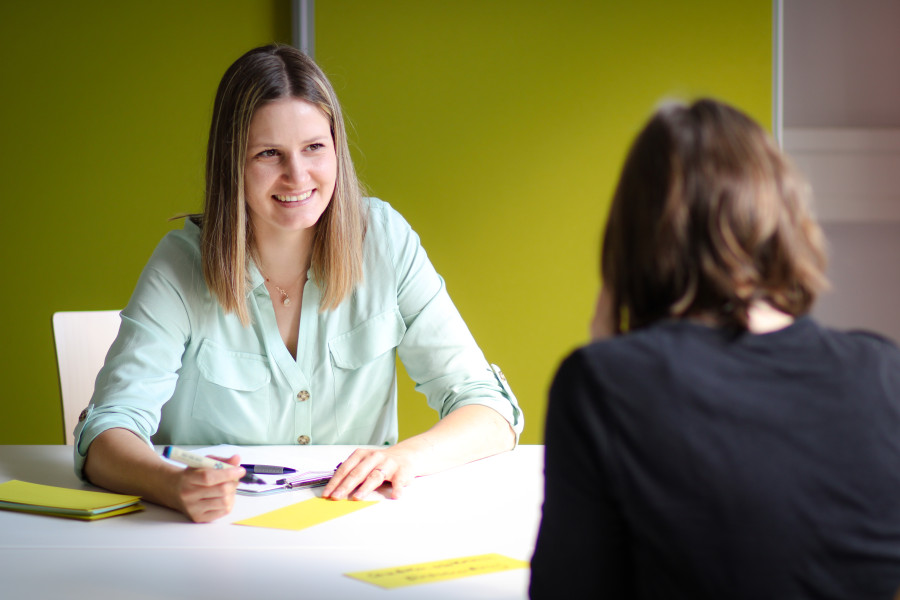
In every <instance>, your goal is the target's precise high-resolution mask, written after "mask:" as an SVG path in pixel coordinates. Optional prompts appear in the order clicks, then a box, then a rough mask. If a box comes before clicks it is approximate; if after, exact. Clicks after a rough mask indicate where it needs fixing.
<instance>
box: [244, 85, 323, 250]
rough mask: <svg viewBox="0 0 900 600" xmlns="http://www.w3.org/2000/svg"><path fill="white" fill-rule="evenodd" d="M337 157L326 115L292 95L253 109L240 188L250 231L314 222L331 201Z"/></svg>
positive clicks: (279, 230)
mask: <svg viewBox="0 0 900 600" xmlns="http://www.w3.org/2000/svg"><path fill="white" fill-rule="evenodd" d="M336 177H337V157H336V155H335V149H334V141H333V140H332V139H331V125H330V124H329V121H328V118H327V117H326V116H325V115H324V114H323V113H322V111H320V110H319V109H318V108H317V107H316V106H315V105H313V104H310V103H309V102H306V101H305V100H298V99H296V98H283V99H280V100H275V101H272V102H269V103H267V104H265V105H263V106H262V107H260V108H259V109H257V111H256V113H255V114H254V115H253V119H252V120H251V121H250V132H249V139H248V142H247V162H246V165H245V169H244V192H245V195H246V198H247V207H248V209H249V212H250V219H251V223H252V226H253V232H254V235H255V236H257V238H259V239H262V238H263V237H266V236H273V235H283V234H286V233H292V232H301V231H305V230H307V229H310V228H311V227H313V226H315V224H316V223H317V222H318V220H319V217H321V216H322V213H323V212H324V211H325V209H326V208H327V207H328V203H329V202H331V196H332V194H334V185H335V179H336Z"/></svg>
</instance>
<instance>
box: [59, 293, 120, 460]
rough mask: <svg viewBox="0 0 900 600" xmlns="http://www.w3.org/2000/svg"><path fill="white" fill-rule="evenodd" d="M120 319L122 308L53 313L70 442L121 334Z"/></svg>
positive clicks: (64, 411)
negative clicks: (101, 369)
mask: <svg viewBox="0 0 900 600" xmlns="http://www.w3.org/2000/svg"><path fill="white" fill-rule="evenodd" d="M119 322H120V319H119V311H118V310H91V311H66V312H57V313H53V339H54V342H55V343H56V363H57V367H58V369H59V389H60V392H61V394H62V413H63V427H64V428H65V440H66V444H72V443H73V442H74V438H73V436H72V432H73V431H74V430H75V426H76V425H77V424H78V415H80V414H81V411H82V410H84V409H85V408H86V407H87V405H88V403H89V402H90V400H91V395H93V393H94V382H95V381H96V379H97V373H98V372H99V371H100V368H101V367H102V366H103V361H104V360H106V353H107V352H108V351H109V347H110V346H111V345H112V343H113V340H115V339H116V335H117V334H118V333H119Z"/></svg>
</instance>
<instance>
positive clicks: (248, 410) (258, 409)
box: [191, 340, 272, 443]
mask: <svg viewBox="0 0 900 600" xmlns="http://www.w3.org/2000/svg"><path fill="white" fill-rule="evenodd" d="M197 371H198V373H199V375H200V377H199V378H198V382H197V395H196V397H195V398H194V405H193V408H192V411H191V416H192V417H193V418H195V419H200V420H202V421H205V422H206V423H207V424H208V425H211V426H213V427H215V428H216V429H219V430H221V431H223V432H225V433H227V434H230V435H229V438H230V440H229V441H234V442H241V443H264V441H263V440H265V439H266V436H267V434H268V427H269V385H268V384H269V381H270V380H271V377H272V375H271V372H270V371H269V365H268V361H267V360H266V357H265V356H261V355H258V354H251V353H248V352H236V351H233V350H229V349H227V348H225V347H224V346H221V345H219V344H217V343H216V342H213V341H212V340H203V342H202V343H201V345H200V350H199V351H198V353H197Z"/></svg>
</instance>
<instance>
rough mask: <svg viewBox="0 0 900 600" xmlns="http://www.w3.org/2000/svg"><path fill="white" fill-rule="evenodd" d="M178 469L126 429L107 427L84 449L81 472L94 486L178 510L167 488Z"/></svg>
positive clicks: (169, 486)
mask: <svg viewBox="0 0 900 600" xmlns="http://www.w3.org/2000/svg"><path fill="white" fill-rule="evenodd" d="M180 470H181V469H180V468H179V467H176V466H175V465H172V464H169V463H167V462H165V461H163V460H161V459H160V457H159V456H158V455H157V454H156V452H154V451H153V449H152V448H150V447H149V446H148V445H147V444H146V443H144V441H143V440H141V439H140V438H139V437H138V436H137V435H136V434H134V433H133V432H131V431H129V430H127V429H118V428H117V429H107V430H106V431H104V432H103V433H101V434H100V435H98V436H97V437H96V438H95V439H94V441H93V442H92V443H91V446H90V448H89V449H88V453H87V458H86V459H85V463H84V474H85V475H86V476H87V478H88V480H89V481H90V482H91V483H93V484H94V485H98V486H100V487H102V488H106V489H108V490H111V491H114V492H117V493H121V494H133V495H136V496H141V497H142V498H145V499H147V500H149V501H150V502H153V503H155V504H162V505H163V506H168V507H169V508H175V509H178V506H176V503H175V502H174V498H173V497H172V494H171V493H168V492H169V490H170V489H171V488H172V487H173V482H174V481H175V479H176V477H177V475H178V472H179V471H180Z"/></svg>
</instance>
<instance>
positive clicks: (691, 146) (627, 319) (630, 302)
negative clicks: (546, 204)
mask: <svg viewBox="0 0 900 600" xmlns="http://www.w3.org/2000/svg"><path fill="white" fill-rule="evenodd" d="M809 202H810V190H809V186H808V184H807V183H806V181H805V180H804V179H803V177H802V176H801V175H800V174H799V172H797V171H796V170H795V169H794V168H793V166H792V165H791V164H790V162H789V161H788V159H787V157H786V156H784V155H783V154H782V153H781V151H779V149H778V148H777V147H776V146H775V144H774V142H773V141H772V140H771V138H770V137H769V136H768V135H767V134H766V132H765V131H764V130H763V129H762V128H761V127H760V126H759V125H758V124H756V123H755V122H754V121H753V120H752V119H751V118H750V117H748V116H746V115H745V114H743V113H742V112H740V111H738V110H736V109H734V108H732V107H730V106H727V105H725V104H723V103H721V102H717V101H715V100H709V99H703V100H698V101H697V102H695V103H693V104H692V105H690V106H685V105H682V104H675V103H673V104H668V105H665V106H663V107H662V108H660V109H659V110H658V111H657V112H656V114H655V115H654V116H653V118H651V119H650V121H649V123H648V124H647V125H646V126H645V127H644V129H643V130H642V131H641V133H640V134H639V135H638V137H637V139H636V140H635V142H634V144H633V146H632V147H631V150H630V151H629V154H628V157H627V159H626V161H625V165H624V167H623V169H622V174H621V177H620V179H619V183H618V186H617V189H616V192H615V195H614V197H613V203H612V208H611V211H610V216H609V220H608V221H607V225H606V232H605V236H604V240H603V250H602V257H601V274H602V277H603V281H604V285H609V287H610V291H611V292H612V304H613V311H614V312H613V315H615V322H614V325H615V327H616V331H617V332H621V331H622V330H623V329H625V328H627V329H637V328H640V327H643V326H646V325H649V324H651V323H653V322H654V321H657V320H660V319H665V318H672V317H675V318H681V317H694V316H701V315H702V316H705V317H713V318H714V320H715V321H716V322H717V323H718V324H720V325H723V326H734V327H737V328H740V329H746V327H747V321H748V310H749V308H750V306H751V304H753V303H754V302H755V301H757V300H763V301H765V302H768V303H769V304H771V305H772V306H773V307H775V308H777V309H779V310H781V311H783V312H785V313H788V314H790V315H793V316H799V315H801V314H804V313H806V312H808V311H809V309H810V308H811V306H812V304H813V302H814V301H815V298H816V296H817V294H818V293H819V292H820V291H822V290H823V289H825V288H826V287H827V285H828V282H827V280H826V278H825V275H824V270H825V263H826V260H825V250H824V238H823V235H822V232H821V230H820V228H819V226H818V224H817V223H816V221H815V219H814V218H813V216H812V214H811V212H810V208H809ZM626 323H627V325H626Z"/></svg>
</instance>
